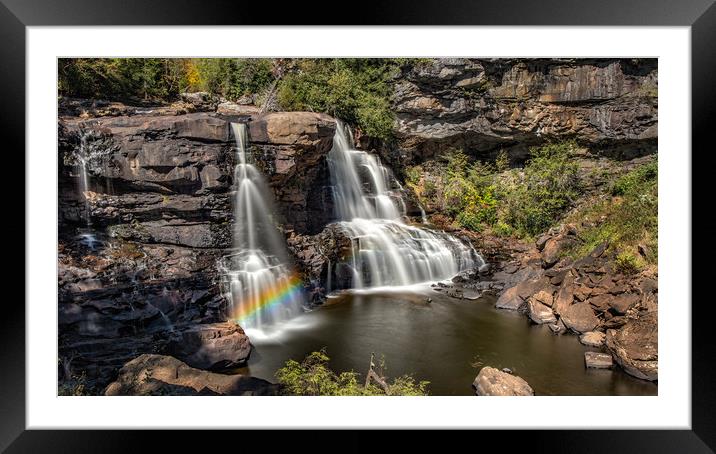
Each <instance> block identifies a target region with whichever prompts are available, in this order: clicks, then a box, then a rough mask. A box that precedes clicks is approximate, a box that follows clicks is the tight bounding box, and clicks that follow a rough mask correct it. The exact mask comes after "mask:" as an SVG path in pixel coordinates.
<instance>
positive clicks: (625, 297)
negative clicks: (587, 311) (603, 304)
mask: <svg viewBox="0 0 716 454" xmlns="http://www.w3.org/2000/svg"><path fill="white" fill-rule="evenodd" d="M638 302H639V295H637V294H634V293H622V294H620V295H616V296H614V297H613V298H610V299H609V307H610V308H611V309H612V311H614V313H616V314H619V315H623V314H626V312H627V311H628V310H629V309H630V308H631V307H632V306H634V305H635V304H636V303H638Z"/></svg>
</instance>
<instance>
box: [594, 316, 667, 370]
mask: <svg viewBox="0 0 716 454" xmlns="http://www.w3.org/2000/svg"><path fill="white" fill-rule="evenodd" d="M657 321H658V319H657V314H656V313H655V312H649V313H647V314H644V315H642V316H641V317H639V318H638V319H635V320H629V321H628V322H627V323H626V324H625V325H624V326H623V327H622V328H621V329H619V330H614V329H610V330H608V331H607V336H606V345H607V348H608V349H609V351H610V352H611V354H612V356H613V357H614V360H615V361H616V362H617V363H618V364H619V365H620V366H621V367H622V368H623V369H624V370H625V371H626V372H627V373H628V374H630V375H633V376H635V377H637V378H641V379H644V380H650V381H655V380H657V379H658V370H659V354H658V351H659V348H658V347H659V338H658V323H657Z"/></svg>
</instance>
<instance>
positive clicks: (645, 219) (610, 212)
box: [570, 159, 658, 270]
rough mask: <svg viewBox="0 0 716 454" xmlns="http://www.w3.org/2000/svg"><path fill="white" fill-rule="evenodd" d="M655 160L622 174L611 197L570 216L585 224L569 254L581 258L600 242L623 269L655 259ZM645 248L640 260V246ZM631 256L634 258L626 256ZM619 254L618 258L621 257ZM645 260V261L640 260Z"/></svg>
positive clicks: (649, 262) (656, 200) (648, 262)
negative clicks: (614, 256) (614, 255)
mask: <svg viewBox="0 0 716 454" xmlns="http://www.w3.org/2000/svg"><path fill="white" fill-rule="evenodd" d="M657 167H658V163H657V160H656V159H653V160H652V161H650V162H648V163H646V164H643V165H641V166H639V167H637V168H635V169H633V170H632V171H630V172H628V173H626V174H624V175H622V176H621V177H619V178H618V179H617V180H615V182H614V183H613V185H612V187H611V194H612V195H613V196H612V197H610V198H608V199H605V200H602V201H600V202H598V203H593V204H590V205H588V206H586V207H585V208H583V209H580V210H579V211H578V212H576V213H574V214H573V215H572V216H571V217H572V218H573V219H571V221H573V222H577V221H579V222H583V223H585V224H586V225H587V226H588V227H587V228H585V229H584V230H583V231H582V232H580V238H582V239H583V240H584V241H583V243H582V244H581V245H580V246H578V247H577V248H576V249H574V250H573V251H572V252H571V254H570V255H572V256H574V257H582V256H584V255H586V254H588V253H589V252H591V251H592V250H593V249H594V248H595V247H596V246H597V245H598V244H600V243H602V242H605V241H606V242H607V243H609V248H610V250H612V251H615V252H617V253H618V255H617V262H618V263H617V265H618V266H623V267H624V269H625V270H630V269H634V267H632V266H631V264H632V262H634V261H635V262H636V264H637V265H638V266H637V268H638V267H641V266H642V265H644V264H645V263H646V264H656V263H657V261H658V175H657V172H658V168H657ZM640 245H642V246H645V249H646V250H647V251H648V252H647V253H646V254H645V257H644V258H643V259H642V258H640V257H638V256H637V254H635V251H637V250H638V249H639V246H640ZM630 256H631V257H632V258H634V260H632V259H630V258H629V257H630ZM620 257H621V258H620ZM643 262H645V263H643Z"/></svg>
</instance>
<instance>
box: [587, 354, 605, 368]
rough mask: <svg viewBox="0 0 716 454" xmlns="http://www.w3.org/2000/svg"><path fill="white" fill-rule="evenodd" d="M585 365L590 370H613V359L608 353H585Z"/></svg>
mask: <svg viewBox="0 0 716 454" xmlns="http://www.w3.org/2000/svg"><path fill="white" fill-rule="evenodd" d="M584 365H585V366H586V367H587V368H588V369H611V367H612V357H611V356H610V355H607V354H606V353H597V352H585V353H584Z"/></svg>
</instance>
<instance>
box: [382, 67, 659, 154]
mask: <svg viewBox="0 0 716 454" xmlns="http://www.w3.org/2000/svg"><path fill="white" fill-rule="evenodd" d="M657 71H658V68H657V65H656V63H655V60H654V61H649V62H647V61H644V60H642V61H640V62H639V63H637V64H635V63H634V62H632V61H630V60H618V59H598V60H591V61H589V60H583V59H512V60H506V59H499V60H487V59H466V58H460V59H459V58H447V59H436V60H434V61H431V62H428V63H422V62H421V63H417V64H415V65H413V66H412V67H410V68H408V70H407V71H406V72H405V73H404V75H403V76H402V77H401V78H399V79H397V81H396V84H395V94H394V110H395V111H396V116H397V120H398V121H396V130H395V135H396V137H397V138H398V140H399V145H400V149H401V152H402V153H401V155H400V156H399V157H398V159H401V160H402V161H403V162H402V163H403V164H405V162H419V161H421V160H424V159H427V158H430V157H433V156H438V155H440V154H442V153H444V152H445V151H448V150H450V149H454V148H458V147H459V148H462V149H465V150H472V151H473V152H475V153H484V152H487V151H490V150H496V149H500V148H502V149H505V150H506V151H507V152H508V153H509V155H510V157H514V158H515V159H520V158H524V157H526V155H527V152H528V148H529V145H533V144H539V143H542V142H544V141H545V140H546V141H550V140H561V139H564V138H576V139H577V140H578V141H580V142H583V143H590V144H592V145H593V146H596V147H600V148H609V149H610V150H613V153H614V155H617V156H624V157H633V156H638V155H641V154H644V153H648V152H654V151H655V150H656V137H657V117H658V115H657V111H658V107H657V106H658V102H657V98H656V96H655V87H656V84H657Z"/></svg>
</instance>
